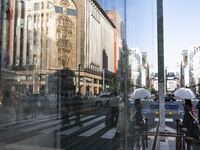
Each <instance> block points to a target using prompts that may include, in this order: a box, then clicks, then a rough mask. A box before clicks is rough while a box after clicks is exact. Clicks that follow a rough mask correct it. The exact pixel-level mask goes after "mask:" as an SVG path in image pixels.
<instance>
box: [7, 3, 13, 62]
mask: <svg viewBox="0 0 200 150" xmlns="http://www.w3.org/2000/svg"><path fill="white" fill-rule="evenodd" d="M12 20H13V0H10V6H9V35H8V54H9V56H10V57H11V51H12V34H13V32H12V26H13V21H12ZM10 61H11V58H9V65H10Z"/></svg>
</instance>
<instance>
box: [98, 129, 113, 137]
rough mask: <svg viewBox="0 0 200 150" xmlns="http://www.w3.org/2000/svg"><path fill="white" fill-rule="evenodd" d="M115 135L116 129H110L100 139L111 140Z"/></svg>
mask: <svg viewBox="0 0 200 150" xmlns="http://www.w3.org/2000/svg"><path fill="white" fill-rule="evenodd" d="M115 133H116V128H112V129H110V130H109V131H108V132H106V133H105V134H104V135H102V136H101V138H104V139H112V138H113V137H114V136H115Z"/></svg>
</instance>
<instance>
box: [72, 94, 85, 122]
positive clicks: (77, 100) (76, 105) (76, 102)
mask: <svg viewBox="0 0 200 150" xmlns="http://www.w3.org/2000/svg"><path fill="white" fill-rule="evenodd" d="M82 105H83V102H82V98H81V93H80V92H77V96H75V97H74V98H73V109H74V111H75V115H76V120H75V125H76V126H83V125H82V123H81V119H80V115H81V108H82Z"/></svg>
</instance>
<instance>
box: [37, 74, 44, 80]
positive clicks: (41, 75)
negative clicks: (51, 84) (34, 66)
mask: <svg viewBox="0 0 200 150" xmlns="http://www.w3.org/2000/svg"><path fill="white" fill-rule="evenodd" d="M45 80H46V75H45V74H40V75H38V81H45Z"/></svg>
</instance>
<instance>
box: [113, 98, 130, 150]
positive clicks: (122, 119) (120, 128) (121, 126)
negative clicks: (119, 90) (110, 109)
mask: <svg viewBox="0 0 200 150" xmlns="http://www.w3.org/2000/svg"><path fill="white" fill-rule="evenodd" d="M130 107H131V104H130V103H129V102H128V103H127V116H126V115H125V111H126V109H125V102H124V98H122V100H121V102H120V103H119V117H118V121H117V127H116V131H117V132H119V135H120V138H119V139H120V149H124V148H125V129H126V127H127V128H128V127H129V121H128V119H129V117H130ZM125 125H126V126H125Z"/></svg>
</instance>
